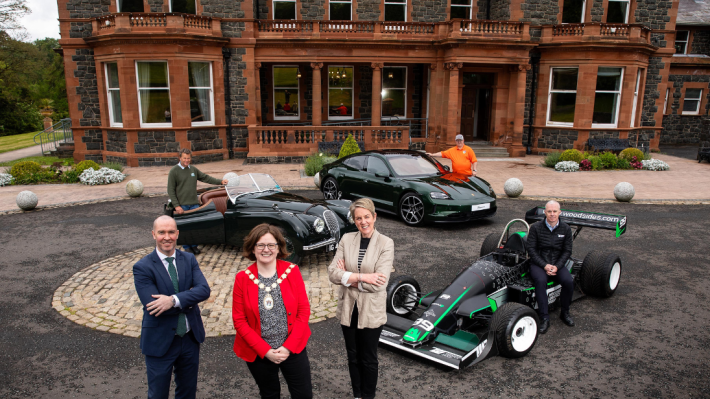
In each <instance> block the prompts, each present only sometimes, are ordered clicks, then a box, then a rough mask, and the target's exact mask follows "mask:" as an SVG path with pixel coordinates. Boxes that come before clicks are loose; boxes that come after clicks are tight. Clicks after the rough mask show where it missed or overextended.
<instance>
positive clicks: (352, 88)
mask: <svg viewBox="0 0 710 399" xmlns="http://www.w3.org/2000/svg"><path fill="white" fill-rule="evenodd" d="M330 68H352V70H353V79H352V86H350V98H351V100H350V103H351V104H352V115H351V116H339V115H331V114H330V76H328V75H329V73H330ZM326 71H327V72H326V79H327V80H328V98H327V102H328V105H327V106H326V108H327V109H328V113H327V114H328V120H329V121H347V120H351V119H355V65H328V67H327V69H326ZM334 89H346V87H336V88H334Z"/></svg>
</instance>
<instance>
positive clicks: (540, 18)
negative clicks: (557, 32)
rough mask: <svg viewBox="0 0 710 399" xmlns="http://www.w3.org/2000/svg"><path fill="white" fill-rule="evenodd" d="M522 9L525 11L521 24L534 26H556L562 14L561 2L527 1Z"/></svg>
mask: <svg viewBox="0 0 710 399" xmlns="http://www.w3.org/2000/svg"><path fill="white" fill-rule="evenodd" d="M506 1H508V0H506ZM520 8H521V10H522V11H523V18H521V19H520V22H530V24H532V25H550V24H556V23H557V14H558V13H559V12H560V4H559V0H525V2H524V3H523V4H521V5H520ZM491 12H493V2H491ZM491 17H492V15H491Z"/></svg>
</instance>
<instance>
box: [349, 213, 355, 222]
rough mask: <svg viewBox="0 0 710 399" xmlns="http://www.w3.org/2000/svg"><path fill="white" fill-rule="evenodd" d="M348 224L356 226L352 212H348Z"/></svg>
mask: <svg viewBox="0 0 710 399" xmlns="http://www.w3.org/2000/svg"><path fill="white" fill-rule="evenodd" d="M348 222H349V223H350V224H355V221H354V220H353V215H351V214H350V211H348Z"/></svg>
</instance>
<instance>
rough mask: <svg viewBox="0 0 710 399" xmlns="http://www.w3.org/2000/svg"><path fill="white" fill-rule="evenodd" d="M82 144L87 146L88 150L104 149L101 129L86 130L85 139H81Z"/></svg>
mask: <svg viewBox="0 0 710 399" xmlns="http://www.w3.org/2000/svg"><path fill="white" fill-rule="evenodd" d="M81 142H82V143H85V144H86V149H87V150H103V149H104V139H103V133H102V132H101V129H87V130H84V137H82V138H81Z"/></svg>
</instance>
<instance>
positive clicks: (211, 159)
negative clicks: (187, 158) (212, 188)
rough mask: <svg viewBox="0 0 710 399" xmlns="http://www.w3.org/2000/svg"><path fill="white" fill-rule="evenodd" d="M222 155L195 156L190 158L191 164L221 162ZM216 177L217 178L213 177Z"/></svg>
mask: <svg viewBox="0 0 710 399" xmlns="http://www.w3.org/2000/svg"><path fill="white" fill-rule="evenodd" d="M223 160H224V155H222V154H205V155H195V156H193V157H192V163H196V164H198V163H209V162H217V161H223ZM215 177H217V176H215Z"/></svg>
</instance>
